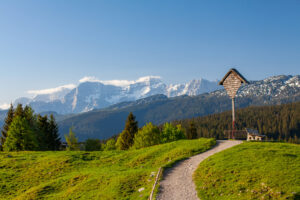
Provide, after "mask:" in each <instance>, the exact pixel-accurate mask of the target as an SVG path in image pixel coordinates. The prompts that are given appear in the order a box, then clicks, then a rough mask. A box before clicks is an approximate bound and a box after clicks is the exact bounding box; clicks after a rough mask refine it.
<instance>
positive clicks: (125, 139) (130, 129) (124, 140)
mask: <svg viewBox="0 0 300 200" xmlns="http://www.w3.org/2000/svg"><path fill="white" fill-rule="evenodd" d="M137 132H138V122H137V121H135V116H134V115H133V114H132V112H130V113H129V115H128V117H127V120H126V124H125V129H124V130H123V132H122V133H121V134H120V136H119V137H118V140H117V144H116V145H117V146H118V148H119V149H120V150H126V149H129V148H130V147H131V146H132V145H133V142H134V141H133V139H134V136H135V134H136V133H137Z"/></svg>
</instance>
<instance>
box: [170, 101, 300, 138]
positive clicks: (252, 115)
mask: <svg viewBox="0 0 300 200" xmlns="http://www.w3.org/2000/svg"><path fill="white" fill-rule="evenodd" d="M172 124H174V125H176V124H180V125H182V127H183V128H184V129H186V130H187V132H190V129H191V127H193V129H196V134H197V138H199V137H215V138H217V139H223V138H224V133H223V132H224V130H231V129H232V128H231V126H232V117H231V111H228V112H223V113H219V114H213V115H209V116H204V117H195V118H191V119H184V120H177V121H173V122H172ZM245 128H253V129H257V130H258V131H259V133H260V134H263V135H266V138H267V140H274V141H286V142H292V143H300V141H299V138H300V102H296V103H289V104H283V105H276V106H251V107H248V108H243V109H238V110H237V111H236V129H237V130H244V129H245Z"/></svg>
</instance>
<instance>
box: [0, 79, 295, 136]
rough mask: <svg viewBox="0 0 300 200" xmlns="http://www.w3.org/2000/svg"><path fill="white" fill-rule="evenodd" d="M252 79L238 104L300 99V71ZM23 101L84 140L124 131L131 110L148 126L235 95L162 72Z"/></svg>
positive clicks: (218, 107)
mask: <svg viewBox="0 0 300 200" xmlns="http://www.w3.org/2000/svg"><path fill="white" fill-rule="evenodd" d="M249 82H250V84H247V85H242V86H241V88H240V89H239V90H238V92H237V98H236V100H235V101H236V107H237V108H244V107H248V106H251V105H277V104H284V103H289V102H296V101H300V76H299V75H296V76H291V75H289V76H286V75H280V76H273V77H270V78H266V79H264V80H259V81H249ZM110 89H111V90H112V91H110ZM117 91H119V92H117ZM209 91H212V92H209ZM34 92H35V93H37V92H36V91H34ZM21 100H22V101H23V102H22V101H21ZM19 101H20V102H21V103H23V104H30V105H31V106H33V108H34V110H35V111H36V112H37V113H41V114H42V115H44V114H50V113H52V114H54V115H55V117H56V119H57V121H58V123H59V132H60V134H61V135H62V138H64V137H63V134H65V133H67V132H68V129H69V128H70V127H71V126H73V128H74V132H75V133H76V135H77V136H78V138H79V140H80V141H83V140H85V139H87V138H99V139H106V138H109V137H111V136H112V135H115V134H118V133H120V132H121V131H122V129H123V128H124V124H125V120H126V117H127V115H128V113H129V112H133V113H134V115H136V117H137V120H138V121H139V126H143V125H144V124H145V123H147V122H153V123H154V124H157V125H159V124H162V123H165V122H168V121H173V120H180V119H187V118H193V117H197V116H204V115H209V114H213V113H220V112H223V111H227V110H230V109H231V100H230V98H229V97H228V95H227V93H226V91H225V90H224V89H220V87H219V86H217V83H216V82H211V81H206V80H204V79H202V80H199V81H191V82H189V83H187V84H182V85H181V84H178V85H166V84H164V83H162V81H161V79H160V78H158V77H144V78H141V79H139V80H137V81H110V82H102V81H98V80H95V79H90V78H86V79H84V80H81V82H80V84H79V85H78V86H75V85H68V86H62V87H59V88H54V89H48V90H46V91H44V90H43V91H38V94H37V95H36V96H35V97H34V98H32V99H25V98H22V99H19ZM16 102H17V101H16ZM101 102H102V104H101ZM103 102H104V103H103ZM73 106H74V107H73ZM73 108H74V109H73ZM89 110H90V111H89ZM76 112H77V113H76ZM65 113H69V114H65ZM5 115H6V111H0V125H1V126H2V124H3V120H4V118H5ZM237 119H238V112H237Z"/></svg>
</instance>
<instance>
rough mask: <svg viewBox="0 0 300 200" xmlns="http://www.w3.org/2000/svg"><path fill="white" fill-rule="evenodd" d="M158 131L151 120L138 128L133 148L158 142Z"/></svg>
mask: <svg viewBox="0 0 300 200" xmlns="http://www.w3.org/2000/svg"><path fill="white" fill-rule="evenodd" d="M160 139H161V138H160V131H159V129H158V128H157V127H156V126H154V125H153V124H152V123H151V122H150V123H148V124H146V125H145V126H144V127H143V128H142V129H140V130H139V131H138V132H137V134H136V135H135V137H134V145H133V148H136V149H140V148H143V147H149V146H152V145H156V144H159V143H160Z"/></svg>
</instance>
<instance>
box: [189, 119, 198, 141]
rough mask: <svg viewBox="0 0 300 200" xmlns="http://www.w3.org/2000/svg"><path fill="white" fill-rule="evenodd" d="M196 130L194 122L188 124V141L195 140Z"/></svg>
mask: <svg viewBox="0 0 300 200" xmlns="http://www.w3.org/2000/svg"><path fill="white" fill-rule="evenodd" d="M197 136H198V135H197V128H196V126H195V123H194V121H191V122H190V127H189V139H196V138H197Z"/></svg>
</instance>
